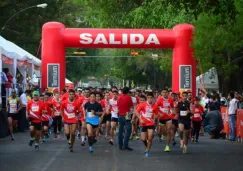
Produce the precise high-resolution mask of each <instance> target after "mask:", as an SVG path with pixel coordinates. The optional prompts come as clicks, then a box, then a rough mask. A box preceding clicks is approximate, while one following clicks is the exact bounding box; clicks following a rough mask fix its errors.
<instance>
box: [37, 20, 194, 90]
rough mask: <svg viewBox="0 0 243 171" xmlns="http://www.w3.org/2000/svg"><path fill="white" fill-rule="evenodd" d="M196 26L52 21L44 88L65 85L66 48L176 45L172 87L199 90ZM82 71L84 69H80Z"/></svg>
mask: <svg viewBox="0 0 243 171" xmlns="http://www.w3.org/2000/svg"><path fill="white" fill-rule="evenodd" d="M193 30H194V26H192V25H190V24H179V25H176V26H175V27H174V28H173V29H171V30H170V29H99V28H95V29H92V28H65V26H64V25H63V24H61V23H58V22H49V23H46V24H44V25H43V28H42V79H41V85H42V86H41V87H42V89H44V88H46V87H48V88H59V89H63V88H64V87H65V78H66V59H65V48H67V47H77V48H173V59H172V91H174V92H181V91H185V90H190V91H192V92H193V94H194V95H195V93H196V63H195V60H194V59H193V55H192V48H191V46H190V45H191V42H192V37H193ZM80 74H82V73H80Z"/></svg>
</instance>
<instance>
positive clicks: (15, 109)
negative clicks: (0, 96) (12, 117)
mask: <svg viewBox="0 0 243 171" xmlns="http://www.w3.org/2000/svg"><path fill="white" fill-rule="evenodd" d="M16 112H17V104H10V113H16Z"/></svg>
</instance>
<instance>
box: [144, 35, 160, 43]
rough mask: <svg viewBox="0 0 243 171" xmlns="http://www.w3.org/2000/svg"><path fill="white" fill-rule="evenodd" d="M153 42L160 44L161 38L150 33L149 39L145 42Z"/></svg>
mask: <svg viewBox="0 0 243 171" xmlns="http://www.w3.org/2000/svg"><path fill="white" fill-rule="evenodd" d="M151 43H154V44H156V45H159V44H160V42H159V39H158V38H157V36H156V34H149V37H148V39H147V41H146V42H145V44H146V45H149V44H151Z"/></svg>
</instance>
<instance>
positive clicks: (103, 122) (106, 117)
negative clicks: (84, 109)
mask: <svg viewBox="0 0 243 171" xmlns="http://www.w3.org/2000/svg"><path fill="white" fill-rule="evenodd" d="M110 121H111V114H108V115H105V116H104V117H103V120H102V124H105V123H106V122H110Z"/></svg>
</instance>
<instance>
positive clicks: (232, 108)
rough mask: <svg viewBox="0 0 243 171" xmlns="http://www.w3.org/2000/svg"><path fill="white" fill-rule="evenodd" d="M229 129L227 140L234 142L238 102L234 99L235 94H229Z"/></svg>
mask: <svg viewBox="0 0 243 171" xmlns="http://www.w3.org/2000/svg"><path fill="white" fill-rule="evenodd" d="M229 99H230V102H229V127H230V135H229V140H230V141H235V138H236V130H235V127H236V110H237V106H238V102H239V101H238V100H237V99H236V98H235V92H233V91H232V92H230V93H229Z"/></svg>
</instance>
